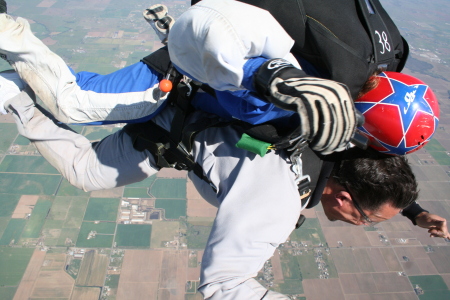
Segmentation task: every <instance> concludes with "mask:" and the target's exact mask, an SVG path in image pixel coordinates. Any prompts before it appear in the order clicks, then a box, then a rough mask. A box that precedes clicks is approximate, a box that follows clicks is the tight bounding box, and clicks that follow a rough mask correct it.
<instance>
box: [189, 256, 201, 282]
mask: <svg viewBox="0 0 450 300" xmlns="http://www.w3.org/2000/svg"><path fill="white" fill-rule="evenodd" d="M196 252H197V267H196V268H189V267H188V268H187V276H186V280H187V281H198V280H200V263H201V261H202V257H203V252H204V250H197V251H196Z"/></svg>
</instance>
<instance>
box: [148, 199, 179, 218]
mask: <svg viewBox="0 0 450 300" xmlns="http://www.w3.org/2000/svg"><path fill="white" fill-rule="evenodd" d="M155 208H162V209H164V218H165V219H167V220H173V219H179V218H180V217H185V216H186V200H177V199H156V202H155Z"/></svg>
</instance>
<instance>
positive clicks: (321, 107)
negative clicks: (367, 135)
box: [255, 59, 357, 154]
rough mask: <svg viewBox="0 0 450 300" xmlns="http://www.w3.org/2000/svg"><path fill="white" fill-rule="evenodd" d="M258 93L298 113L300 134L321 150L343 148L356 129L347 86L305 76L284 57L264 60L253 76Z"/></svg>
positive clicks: (323, 152)
mask: <svg viewBox="0 0 450 300" xmlns="http://www.w3.org/2000/svg"><path fill="white" fill-rule="evenodd" d="M255 87H256V90H257V92H258V94H259V95H260V96H263V97H264V98H265V99H266V100H267V101H269V102H271V103H273V104H275V105H276V106H278V107H280V108H282V109H286V110H293V111H296V112H297V113H298V114H299V116H300V136H301V137H303V138H304V139H306V140H307V141H309V145H310V147H311V148H312V149H313V150H316V151H318V152H320V153H322V154H330V153H332V152H335V151H343V150H345V148H346V147H347V145H348V144H349V142H350V140H351V138H352V137H353V135H354V133H355V130H356V122H357V120H356V114H355V106H354V105H353V101H352V98H351V95H350V93H349V90H348V88H347V87H346V86H345V85H343V84H341V83H338V82H335V81H332V80H327V79H321V78H316V77H308V75H306V73H305V72H303V71H302V70H299V69H297V68H295V67H294V66H293V65H291V64H290V63H289V62H288V61H286V60H283V59H272V60H268V61H267V62H265V63H264V64H263V65H262V66H261V67H260V68H259V70H258V72H257V74H256V76H255Z"/></svg>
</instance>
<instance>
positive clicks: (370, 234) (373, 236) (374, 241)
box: [366, 231, 384, 247]
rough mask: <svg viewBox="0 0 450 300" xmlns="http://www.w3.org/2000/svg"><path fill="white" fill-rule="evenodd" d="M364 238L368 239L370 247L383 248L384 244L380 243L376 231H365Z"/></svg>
mask: <svg viewBox="0 0 450 300" xmlns="http://www.w3.org/2000/svg"><path fill="white" fill-rule="evenodd" d="M366 236H367V238H368V239H369V242H370V245H372V246H374V247H378V246H384V243H383V242H382V241H380V234H379V233H378V232H376V231H367V232H366Z"/></svg>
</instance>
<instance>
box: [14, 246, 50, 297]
mask: <svg viewBox="0 0 450 300" xmlns="http://www.w3.org/2000/svg"><path fill="white" fill-rule="evenodd" d="M44 260H45V251H40V250H38V249H36V250H34V252H33V255H32V256H31V259H30V262H29V263H28V266H27V268H26V270H25V274H24V275H23V277H22V281H21V282H20V284H19V287H18V288H17V291H16V294H15V295H14V300H21V299H28V298H30V296H31V292H32V291H33V287H34V284H35V283H36V279H37V278H38V276H39V271H40V270H41V266H42V264H43V263H44Z"/></svg>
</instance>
